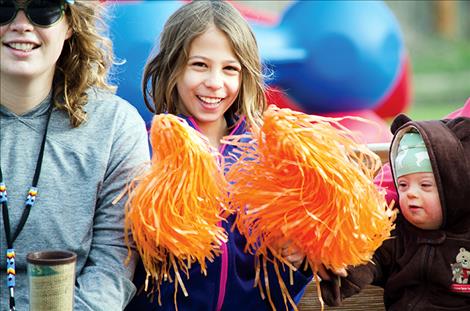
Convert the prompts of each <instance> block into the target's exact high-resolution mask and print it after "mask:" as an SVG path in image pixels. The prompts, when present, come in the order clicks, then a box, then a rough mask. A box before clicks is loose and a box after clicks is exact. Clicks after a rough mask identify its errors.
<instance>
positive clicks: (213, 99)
mask: <svg viewBox="0 0 470 311" xmlns="http://www.w3.org/2000/svg"><path fill="white" fill-rule="evenodd" d="M198 97H199V99H200V100H202V101H204V102H206V103H208V104H212V105H214V104H218V103H220V102H221V101H222V98H218V97H205V96H198Z"/></svg>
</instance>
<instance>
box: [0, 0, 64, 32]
mask: <svg viewBox="0 0 470 311" xmlns="http://www.w3.org/2000/svg"><path fill="white" fill-rule="evenodd" d="M65 2H67V3H69V4H72V3H73V0H26V1H22V2H21V4H20V3H18V2H17V0H0V25H6V24H9V23H11V22H12V21H13V20H14V19H15V17H16V15H17V14H18V11H19V10H23V12H24V14H25V15H26V17H27V18H28V20H29V21H30V22H31V24H33V25H35V26H39V27H50V26H52V25H54V24H55V23H57V22H58V21H60V19H61V18H62V16H64V11H65Z"/></svg>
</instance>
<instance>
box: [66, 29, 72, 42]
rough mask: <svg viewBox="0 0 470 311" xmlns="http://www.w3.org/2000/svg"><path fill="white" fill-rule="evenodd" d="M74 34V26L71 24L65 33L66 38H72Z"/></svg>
mask: <svg viewBox="0 0 470 311" xmlns="http://www.w3.org/2000/svg"><path fill="white" fill-rule="evenodd" d="M72 35H73V29H72V26H70V25H69V27H68V29H67V33H66V34H65V40H67V39H70V37H72Z"/></svg>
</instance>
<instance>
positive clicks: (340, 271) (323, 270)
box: [318, 265, 348, 281]
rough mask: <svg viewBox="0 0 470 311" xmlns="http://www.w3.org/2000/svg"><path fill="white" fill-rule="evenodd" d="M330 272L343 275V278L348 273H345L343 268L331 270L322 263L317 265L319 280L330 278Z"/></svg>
mask: <svg viewBox="0 0 470 311" xmlns="http://www.w3.org/2000/svg"><path fill="white" fill-rule="evenodd" d="M332 274H335V275H337V276H340V277H343V278H345V277H347V276H348V273H347V271H346V269H344V268H341V269H338V270H336V271H333V270H327V269H326V268H325V266H324V265H320V266H319V268H318V276H319V277H320V279H321V280H325V281H329V280H331V275H332Z"/></svg>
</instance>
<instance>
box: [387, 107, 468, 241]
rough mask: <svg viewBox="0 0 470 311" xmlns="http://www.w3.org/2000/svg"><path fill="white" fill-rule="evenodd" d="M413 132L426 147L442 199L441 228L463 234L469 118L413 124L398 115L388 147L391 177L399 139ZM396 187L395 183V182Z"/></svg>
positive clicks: (466, 197) (414, 122) (466, 217)
mask: <svg viewBox="0 0 470 311" xmlns="http://www.w3.org/2000/svg"><path fill="white" fill-rule="evenodd" d="M413 128H414V129H416V130H417V131H418V132H419V133H420V134H421V136H422V138H423V141H424V143H425V145H426V148H427V151H428V154H429V159H430V161H431V166H432V170H433V173H434V177H435V179H436V183H437V187H438V191H439V197H440V200H441V206H442V209H443V210H442V212H443V223H442V227H441V229H443V230H447V231H451V232H456V233H458V232H464V231H468V230H469V229H470V118H467V117H458V118H456V119H452V120H440V121H438V120H435V121H412V120H411V119H410V118H408V117H407V116H405V115H403V114H402V115H399V116H398V117H397V118H395V120H394V121H393V123H392V126H391V130H392V133H393V134H394V138H393V140H392V143H391V147H390V164H391V165H392V174H393V172H394V161H392V159H395V156H396V154H397V150H398V142H399V141H400V139H401V137H402V136H403V135H404V134H405V133H406V132H408V131H410V130H411V129H413ZM394 180H395V178H394ZM395 187H396V181H395Z"/></svg>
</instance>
